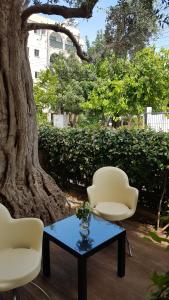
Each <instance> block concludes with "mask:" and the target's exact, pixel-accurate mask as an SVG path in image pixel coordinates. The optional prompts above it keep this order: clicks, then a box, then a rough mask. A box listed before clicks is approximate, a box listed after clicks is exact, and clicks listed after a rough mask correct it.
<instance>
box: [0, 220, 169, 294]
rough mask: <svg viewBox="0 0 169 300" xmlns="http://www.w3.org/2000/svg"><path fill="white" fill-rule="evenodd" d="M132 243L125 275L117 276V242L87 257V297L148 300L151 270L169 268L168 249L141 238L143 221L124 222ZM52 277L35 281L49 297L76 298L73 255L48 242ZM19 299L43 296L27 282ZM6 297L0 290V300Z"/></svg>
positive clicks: (161, 270)
mask: <svg viewBox="0 0 169 300" xmlns="http://www.w3.org/2000/svg"><path fill="white" fill-rule="evenodd" d="M124 225H125V227H126V229H127V232H128V238H129V240H130V243H131V245H132V249H133V257H132V258H131V257H129V256H128V255H126V276H125V277H124V278H122V279H121V278H119V277H117V276H116V266H117V260H116V245H115V244H113V245H110V246H108V247H107V248H105V249H104V250H102V251H100V252H98V253H96V254H95V255H93V256H92V257H90V258H89V259H88V300H149V293H150V286H151V280H150V275H151V273H152V272H153V271H155V270H156V271H158V272H163V271H168V269H169V253H168V252H167V251H165V250H164V249H163V248H162V247H161V246H159V245H156V244H154V243H153V242H150V241H145V240H144V239H143V238H142V225H140V224H139V223H136V222H134V221H128V222H124ZM51 245H52V247H51V277H50V278H44V277H43V276H42V275H39V277H38V278H37V279H36V280H35V282H36V283H37V284H38V285H39V286H40V287H42V288H43V289H44V290H45V291H46V292H47V293H48V295H49V296H50V297H51V299H52V300H76V299H77V272H76V271H77V270H76V258H74V257H73V256H72V255H71V254H69V253H67V252H65V251H64V250H63V249H61V248H59V247H57V246H56V245H53V244H52V243H51ZM19 294H20V299H21V300H22V299H23V300H39V299H40V300H45V299H47V298H45V296H43V295H42V293H41V292H40V291H38V290H37V288H35V287H34V286H32V285H30V284H28V285H27V286H25V287H24V288H20V290H19ZM2 299H3V300H9V299H11V298H10V294H9V293H3V294H1V296H0V300H2Z"/></svg>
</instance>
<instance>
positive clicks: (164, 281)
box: [149, 232, 169, 300]
mask: <svg viewBox="0 0 169 300" xmlns="http://www.w3.org/2000/svg"><path fill="white" fill-rule="evenodd" d="M149 235H150V237H151V238H152V239H153V240H155V241H156V242H158V243H161V242H166V243H168V245H169V239H168V238H161V237H160V236H159V235H158V234H157V233H156V232H150V234H149ZM167 249H168V250H169V246H168V247H167ZM151 279H152V281H153V284H154V286H155V291H153V292H152V294H151V298H150V300H168V299H169V271H168V272H166V273H163V274H158V273H157V272H154V273H153V275H152V277H151Z"/></svg>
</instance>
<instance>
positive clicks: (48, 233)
mask: <svg viewBox="0 0 169 300" xmlns="http://www.w3.org/2000/svg"><path fill="white" fill-rule="evenodd" d="M80 223H81V221H80V220H79V219H78V218H77V217H76V216H75V215H73V216H71V217H68V218H65V219H63V220H61V221H58V222H56V223H54V224H52V225H50V226H47V227H45V228H44V236H43V274H44V275H45V276H49V275H50V247H49V246H50V244H49V242H50V241H52V242H54V243H55V244H57V245H58V246H60V247H61V248H63V249H65V250H66V251H68V252H69V253H71V254H72V255H74V256H75V257H77V260H78V300H87V258H88V257H90V256H91V255H93V254H94V253H96V252H97V251H99V250H101V249H103V248H105V247H106V246H108V245H110V244H111V243H113V242H114V241H117V242H118V259H117V275H118V276H119V277H123V276H124V275H125V239H126V231H125V229H124V228H122V227H120V226H117V225H115V224H113V223H111V222H108V221H105V220H103V219H102V218H99V217H97V216H94V215H92V214H91V216H90V218H89V228H88V230H81V227H80Z"/></svg>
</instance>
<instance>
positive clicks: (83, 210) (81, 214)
mask: <svg viewBox="0 0 169 300" xmlns="http://www.w3.org/2000/svg"><path fill="white" fill-rule="evenodd" d="M90 213H91V207H90V204H89V202H84V203H83V205H82V206H80V207H78V208H77V210H76V216H77V218H78V219H79V220H83V221H84V222H87V220H88V216H89V214H90Z"/></svg>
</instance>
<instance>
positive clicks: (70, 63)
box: [34, 53, 96, 127]
mask: <svg viewBox="0 0 169 300" xmlns="http://www.w3.org/2000/svg"><path fill="white" fill-rule="evenodd" d="M95 80H96V74H95V66H94V65H93V64H89V63H87V62H84V63H82V62H81V61H80V60H79V59H78V58H77V56H75V54H74V53H70V55H69V57H65V56H64V55H63V54H59V55H58V54H54V55H52V62H51V64H50V67H49V68H48V69H47V70H44V71H42V72H41V73H40V75H39V77H38V80H37V82H36V83H35V85H34V96H35V102H36V105H37V107H38V113H39V121H41V120H44V118H43V116H44V114H43V108H44V107H49V106H50V107H51V110H52V111H54V112H55V113H61V114H63V113H67V115H68V117H69V124H70V126H71V127H74V126H75V125H76V123H77V121H78V116H79V114H80V113H81V112H82V108H81V103H83V102H84V101H86V100H87V99H88V95H89V93H90V91H91V90H92V88H93V87H94V85H95Z"/></svg>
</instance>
